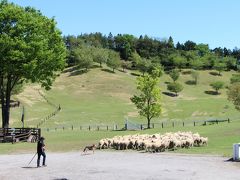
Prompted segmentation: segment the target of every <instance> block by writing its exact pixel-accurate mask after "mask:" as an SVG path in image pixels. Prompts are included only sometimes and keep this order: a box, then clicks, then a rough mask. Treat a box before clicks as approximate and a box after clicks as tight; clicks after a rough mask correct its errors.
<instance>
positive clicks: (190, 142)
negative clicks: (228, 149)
mask: <svg viewBox="0 0 240 180" xmlns="http://www.w3.org/2000/svg"><path fill="white" fill-rule="evenodd" d="M207 142H208V138H207V137H201V136H200V135H199V134H198V133H195V134H194V133H192V132H180V131H179V132H175V133H171V132H169V133H165V134H163V135H161V134H152V135H149V134H135V135H124V136H114V137H113V138H106V139H101V140H100V141H99V143H98V148H99V149H108V148H114V149H116V150H125V149H133V150H145V151H147V152H163V151H165V150H175V149H177V148H190V147H192V146H202V145H206V144H207Z"/></svg>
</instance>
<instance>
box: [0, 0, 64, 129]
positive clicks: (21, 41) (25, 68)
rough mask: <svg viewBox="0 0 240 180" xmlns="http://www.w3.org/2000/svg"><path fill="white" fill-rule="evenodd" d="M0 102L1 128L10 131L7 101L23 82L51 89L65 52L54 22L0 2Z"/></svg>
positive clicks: (31, 10)
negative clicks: (26, 81)
mask: <svg viewBox="0 0 240 180" xmlns="http://www.w3.org/2000/svg"><path fill="white" fill-rule="evenodd" d="M0 34H1V36H0V64H1V66H0V100H1V106H2V127H4V128H7V127H9V115H10V98H11V95H12V91H13V89H14V87H16V86H17V85H19V84H22V83H23V82H24V81H25V80H28V81H31V82H38V83H40V84H41V85H42V86H43V87H45V88H46V89H50V87H51V85H52V82H53V80H54V79H55V77H56V76H57V72H58V71H60V70H62V69H63V68H64V66H65V57H66V51H65V46H64V43H63V40H62V37H61V33H60V31H59V30H58V29H57V28H56V22H55V20H54V19H48V18H47V17H45V16H43V15H42V14H41V13H40V12H39V11H37V10H35V9H34V8H30V7H26V8H23V7H20V6H17V5H14V4H12V3H8V2H7V1H1V2H0Z"/></svg>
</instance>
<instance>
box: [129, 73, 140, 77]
mask: <svg viewBox="0 0 240 180" xmlns="http://www.w3.org/2000/svg"><path fill="white" fill-rule="evenodd" d="M130 74H131V75H133V76H141V75H140V74H138V73H134V72H131V73H130Z"/></svg>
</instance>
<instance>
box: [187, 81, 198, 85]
mask: <svg viewBox="0 0 240 180" xmlns="http://www.w3.org/2000/svg"><path fill="white" fill-rule="evenodd" d="M185 84H187V85H196V82H195V81H194V80H188V81H186V82H185Z"/></svg>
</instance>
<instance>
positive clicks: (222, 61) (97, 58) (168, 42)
mask: <svg viewBox="0 0 240 180" xmlns="http://www.w3.org/2000/svg"><path fill="white" fill-rule="evenodd" d="M63 39H64V42H65V45H66V47H67V50H68V56H67V64H68V66H73V65H78V66H79V67H81V68H86V69H88V68H89V67H91V66H92V64H93V62H98V63H99V64H100V66H101V64H102V63H107V65H109V66H110V67H111V68H113V70H114V69H116V68H118V67H120V66H121V67H122V68H123V70H124V69H126V68H135V69H138V70H140V71H141V72H142V73H143V74H144V73H145V72H147V71H149V69H151V68H152V66H156V65H159V66H163V67H164V69H174V68H178V69H182V68H192V69H197V70H199V69H215V70H217V71H219V73H220V72H221V71H223V70H231V69H233V70H237V69H238V68H239V67H240V66H239V62H238V60H239V59H240V49H238V48H235V49H233V50H230V49H227V48H226V47H224V48H221V47H217V48H214V49H210V48H209V46H208V44H203V43H200V44H197V43H195V42H193V41H190V40H188V41H186V42H185V43H182V44H181V43H179V42H177V43H176V44H174V41H173V38H172V37H171V36H170V37H169V38H168V39H162V40H161V39H157V38H151V37H149V36H147V35H145V36H142V35H141V36H140V37H139V38H137V37H135V36H133V35H131V34H117V35H115V36H113V35H112V33H109V35H108V36H106V35H103V34H102V33H99V32H97V33H90V34H81V35H78V36H72V35H68V36H64V37H63Z"/></svg>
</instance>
